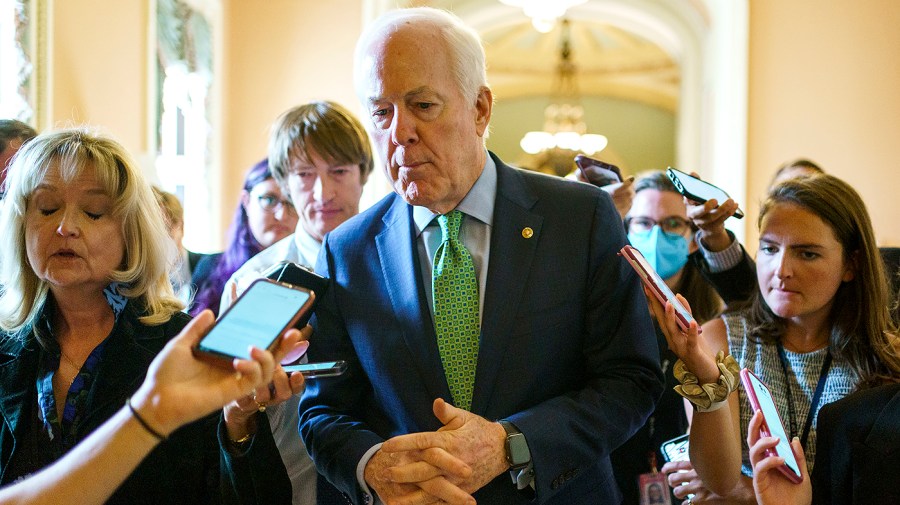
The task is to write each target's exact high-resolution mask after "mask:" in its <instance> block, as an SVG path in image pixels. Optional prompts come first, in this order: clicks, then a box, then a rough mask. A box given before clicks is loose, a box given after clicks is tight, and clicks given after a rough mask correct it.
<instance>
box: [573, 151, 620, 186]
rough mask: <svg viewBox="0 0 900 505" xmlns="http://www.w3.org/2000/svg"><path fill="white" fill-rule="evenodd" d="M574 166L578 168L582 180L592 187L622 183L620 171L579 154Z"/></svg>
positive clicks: (613, 166) (608, 164)
mask: <svg viewBox="0 0 900 505" xmlns="http://www.w3.org/2000/svg"><path fill="white" fill-rule="evenodd" d="M575 165H576V166H577V167H578V170H579V171H580V172H581V176H582V177H584V180H585V181H587V182H589V183H591V184H593V185H594V186H597V187H600V186H608V185H610V184H615V183H617V182H622V171H621V170H619V167H617V166H615V165H613V164H611V163H606V162H604V161H600V160H597V159H594V158H590V157H587V156H585V155H583V154H579V155H577V156H575Z"/></svg>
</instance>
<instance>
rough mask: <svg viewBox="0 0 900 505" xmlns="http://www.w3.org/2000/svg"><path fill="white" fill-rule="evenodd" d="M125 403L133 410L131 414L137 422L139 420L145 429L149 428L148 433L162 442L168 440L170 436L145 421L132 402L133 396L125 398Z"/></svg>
mask: <svg viewBox="0 0 900 505" xmlns="http://www.w3.org/2000/svg"><path fill="white" fill-rule="evenodd" d="M125 405H128V410H130V411H131V415H132V416H134V418H135V419H136V420H137V422H139V423H140V424H141V426H143V427H144V429H145V430H147V433H149V434H151V435H153V436H154V437H156V439H157V440H159V441H160V442H165V441H166V439H167V438H168V437H166V436H165V435H163V434H162V433H160V432H158V431H156V430H154V429H153V428H151V427H150V425H149V424H147V421H145V420H144V418H143V417H141V415H140V414H138V413H137V410H135V409H134V405H132V404H131V397H129V398H128V399H127V400H125Z"/></svg>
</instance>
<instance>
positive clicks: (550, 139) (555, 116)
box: [519, 19, 607, 155]
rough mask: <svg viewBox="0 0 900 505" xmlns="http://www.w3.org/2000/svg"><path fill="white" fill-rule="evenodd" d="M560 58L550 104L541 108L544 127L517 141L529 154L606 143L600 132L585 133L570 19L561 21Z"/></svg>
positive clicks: (589, 150)
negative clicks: (573, 55)
mask: <svg viewBox="0 0 900 505" xmlns="http://www.w3.org/2000/svg"><path fill="white" fill-rule="evenodd" d="M561 28H562V43H561V44H560V60H559V65H557V68H556V81H555V83H554V88H553V93H552V99H551V102H550V105H548V106H547V108H546V109H544V129H543V131H531V132H528V133H526V134H525V136H524V137H522V140H521V141H520V142H519V145H520V146H521V147H522V150H523V151H525V152H526V153H528V154H538V153H540V152H543V151H548V150H551V149H566V150H569V151H579V152H583V153H585V154H588V155H590V154H594V153H597V152H599V151H602V150H603V148H605V147H606V144H607V139H606V137H605V136H603V135H597V134H591V133H586V131H587V127H586V126H585V123H584V108H583V107H582V106H581V97H580V94H579V92H578V83H577V82H576V81H575V74H576V71H577V68H576V67H575V63H573V62H572V50H571V43H570V40H569V20H567V19H563V21H562V27H561Z"/></svg>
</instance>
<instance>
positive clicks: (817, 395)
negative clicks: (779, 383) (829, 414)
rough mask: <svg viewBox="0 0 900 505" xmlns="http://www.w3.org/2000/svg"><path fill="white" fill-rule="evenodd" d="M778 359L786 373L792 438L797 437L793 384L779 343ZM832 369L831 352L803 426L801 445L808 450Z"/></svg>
mask: <svg viewBox="0 0 900 505" xmlns="http://www.w3.org/2000/svg"><path fill="white" fill-rule="evenodd" d="M778 358H779V360H780V361H781V371H782V372H784V384H785V386H786V387H787V400H788V416H789V418H790V422H791V438H793V437H796V436H797V419H796V418H797V414H796V412H795V410H794V395H793V394H791V382H790V380H789V379H788V368H789V366H788V360H787V355H786V354H785V352H784V346H783V345H781V342H778ZM830 369H831V352H829V353H828V354H826V355H825V362H824V363H822V370H821V371H820V372H819V381H818V382H817V383H816V391H815V393H813V398H812V402H811V403H810V405H809V413H807V414H806V422H805V423H804V426H803V435H802V436H801V437H800V445H801V446H803V449H804V450H806V439H807V438H809V430H810V429H811V428H812V420H813V417H814V416H815V415H816V411H817V410H818V408H819V402H820V401H822V392H823V391H824V390H825V381H826V380H827V379H828V371H829V370H830Z"/></svg>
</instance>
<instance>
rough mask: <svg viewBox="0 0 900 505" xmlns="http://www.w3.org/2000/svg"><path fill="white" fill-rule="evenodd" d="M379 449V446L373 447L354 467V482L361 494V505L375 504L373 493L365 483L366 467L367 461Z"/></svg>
mask: <svg viewBox="0 0 900 505" xmlns="http://www.w3.org/2000/svg"><path fill="white" fill-rule="evenodd" d="M378 449H381V444H375V445H373V446H372V447H371V448H370V449H369V450H368V451H366V452H365V454H363V455H362V458H360V459H359V463H357V465H356V482H357V483H358V484H359V489H360V490H361V491H362V493H363V498H364V500H365V501H364V502H363V503H367V504H369V503H375V493H374V492H373V491H372V490H371V489H370V488H369V485H368V484H367V483H366V465H368V464H369V460H370V459H372V456H374V455H375V453H376V452H377V451H378Z"/></svg>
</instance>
